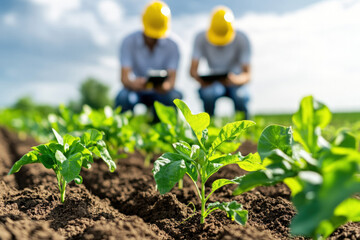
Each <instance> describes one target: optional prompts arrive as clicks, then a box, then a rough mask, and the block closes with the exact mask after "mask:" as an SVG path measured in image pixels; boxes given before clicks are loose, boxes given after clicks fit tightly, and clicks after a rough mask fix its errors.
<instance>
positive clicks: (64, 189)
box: [60, 179, 66, 203]
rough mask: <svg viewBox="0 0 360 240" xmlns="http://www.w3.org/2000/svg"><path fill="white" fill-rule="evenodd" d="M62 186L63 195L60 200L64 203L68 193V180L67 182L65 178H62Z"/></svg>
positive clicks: (61, 192)
mask: <svg viewBox="0 0 360 240" xmlns="http://www.w3.org/2000/svg"><path fill="white" fill-rule="evenodd" d="M61 185H62V186H61V188H60V194H61V196H60V201H61V202H62V203H64V202H65V194H66V182H65V180H63V179H62V181H61Z"/></svg>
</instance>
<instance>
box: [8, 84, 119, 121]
mask: <svg viewBox="0 0 360 240" xmlns="http://www.w3.org/2000/svg"><path fill="white" fill-rule="evenodd" d="M109 89H110V88H109V86H107V85H105V84H103V83H102V82H101V81H99V80H97V79H95V78H92V77H90V78H87V79H86V80H85V81H83V82H82V83H81V86H80V89H79V91H80V99H78V100H71V101H70V102H69V103H68V104H67V107H68V108H70V109H71V110H73V111H74V112H80V111H81V109H82V107H83V105H88V106H90V107H91V108H93V109H99V108H103V107H105V106H106V105H110V106H112V105H113V100H112V99H111V98H110V96H109ZM11 108H15V109H19V110H22V111H24V112H28V111H29V112H30V111H36V112H38V113H40V114H41V115H44V116H46V115H48V114H49V113H53V112H56V111H57V108H58V107H57V106H51V105H47V104H38V103H35V102H34V100H33V98H32V97H31V96H24V97H21V98H20V99H18V100H17V101H16V103H15V104H13V105H12V106H11Z"/></svg>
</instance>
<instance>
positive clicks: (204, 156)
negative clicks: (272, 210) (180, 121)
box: [153, 99, 261, 225]
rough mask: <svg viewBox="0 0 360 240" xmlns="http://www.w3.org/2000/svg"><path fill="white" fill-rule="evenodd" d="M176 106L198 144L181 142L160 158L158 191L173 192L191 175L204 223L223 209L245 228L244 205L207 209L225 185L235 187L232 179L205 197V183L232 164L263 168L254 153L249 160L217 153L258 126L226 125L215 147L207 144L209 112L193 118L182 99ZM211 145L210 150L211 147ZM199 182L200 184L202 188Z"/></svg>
mask: <svg viewBox="0 0 360 240" xmlns="http://www.w3.org/2000/svg"><path fill="white" fill-rule="evenodd" d="M174 103H175V105H176V106H177V107H178V109H179V110H180V111H181V112H182V113H183V115H184V117H185V120H186V121H187V122H188V124H189V125H190V127H191V129H192V131H193V134H194V136H195V139H197V143H198V144H192V145H190V144H189V143H187V142H185V141H181V140H180V141H179V142H176V143H174V144H173V147H174V149H175V151H176V152H175V153H172V152H168V153H165V154H163V155H162V156H161V157H159V158H158V159H157V160H156V161H155V163H154V168H153V174H154V178H155V181H156V186H157V189H158V190H159V192H160V193H161V194H165V193H167V192H169V191H170V190H171V189H172V188H173V187H174V186H175V184H176V183H178V182H179V181H180V180H182V179H183V177H184V175H185V174H187V175H188V176H189V177H190V178H191V180H192V181H193V182H194V185H195V188H196V192H197V194H198V196H199V198H200V202H201V219H200V223H204V222H205V218H206V217H207V216H208V215H209V214H210V213H211V212H213V211H215V210H217V209H220V210H223V211H225V212H226V213H227V215H228V217H230V218H231V219H232V220H235V221H236V222H237V223H239V224H242V225H244V224H245V223H246V221H247V216H248V214H247V211H246V210H244V209H243V208H242V206H241V204H239V203H237V202H235V201H233V202H224V203H219V202H215V203H210V204H208V205H207V206H206V203H207V201H208V200H209V198H210V196H211V195H212V194H213V193H214V192H215V191H216V190H217V189H219V188H221V187H222V186H225V185H227V184H233V183H235V182H233V181H232V180H228V179H218V180H216V181H214V182H213V183H212V189H211V192H210V193H208V195H206V194H205V183H206V182H207V180H208V179H209V177H210V176H212V175H213V174H214V173H216V172H217V171H219V169H221V168H222V167H224V166H227V165H229V164H238V165H239V166H240V167H241V168H243V169H245V170H254V169H258V167H261V164H260V162H258V161H259V160H260V159H259V157H256V156H257V155H256V154H255V155H253V154H250V155H248V156H246V157H243V156H241V154H240V153H239V154H231V153H226V154H225V153H223V152H220V151H217V149H218V148H219V147H220V145H221V144H222V143H226V142H228V141H233V140H234V139H235V138H237V137H239V136H240V135H241V134H242V133H243V132H244V131H245V130H246V129H247V128H248V127H250V126H253V125H254V124H255V123H254V122H252V121H238V122H233V123H229V124H227V125H225V126H224V127H223V128H222V129H221V130H220V132H219V134H218V136H217V137H216V138H215V139H214V141H212V143H211V144H206V142H207V127H208V126H209V123H210V116H209V115H208V114H207V113H200V114H197V115H193V114H192V113H191V111H190V109H189V108H188V106H187V105H186V104H185V103H184V102H183V101H181V100H179V99H175V100H174ZM207 145H208V147H207ZM198 183H199V185H198Z"/></svg>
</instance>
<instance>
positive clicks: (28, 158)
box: [8, 151, 40, 175]
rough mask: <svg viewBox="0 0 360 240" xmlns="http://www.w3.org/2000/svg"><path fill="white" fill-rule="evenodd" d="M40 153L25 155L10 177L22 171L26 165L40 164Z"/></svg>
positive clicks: (15, 165) (32, 152)
mask: <svg viewBox="0 0 360 240" xmlns="http://www.w3.org/2000/svg"><path fill="white" fill-rule="evenodd" d="M39 162H40V161H39V159H38V153H37V152H36V151H31V152H28V153H27V154H25V155H24V156H22V157H21V158H20V160H18V161H16V162H15V164H14V165H13V166H12V168H11V169H10V171H9V173H8V175H10V174H13V173H16V172H18V171H19V170H20V168H21V167H22V166H24V165H26V164H30V163H39Z"/></svg>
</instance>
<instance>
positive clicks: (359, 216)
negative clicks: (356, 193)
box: [334, 198, 360, 222]
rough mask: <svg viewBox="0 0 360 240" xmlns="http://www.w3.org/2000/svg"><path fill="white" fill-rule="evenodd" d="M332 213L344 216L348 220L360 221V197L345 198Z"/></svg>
mask: <svg viewBox="0 0 360 240" xmlns="http://www.w3.org/2000/svg"><path fill="white" fill-rule="evenodd" d="M334 215H335V216H344V217H346V218H347V219H348V221H352V222H360V199H355V198H348V199H346V200H345V201H343V202H342V203H341V204H340V205H339V206H338V207H337V208H336V209H335V212H334Z"/></svg>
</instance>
